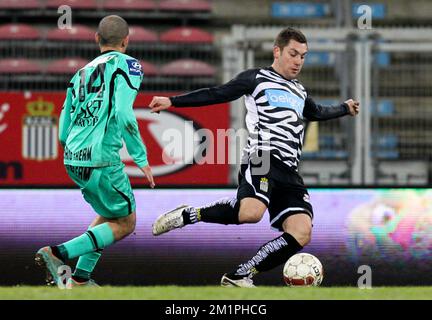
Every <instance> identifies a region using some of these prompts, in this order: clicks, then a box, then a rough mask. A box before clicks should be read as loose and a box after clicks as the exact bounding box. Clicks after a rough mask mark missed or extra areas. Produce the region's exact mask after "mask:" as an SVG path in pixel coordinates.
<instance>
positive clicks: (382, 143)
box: [375, 134, 399, 149]
mask: <svg viewBox="0 0 432 320" xmlns="http://www.w3.org/2000/svg"><path fill="white" fill-rule="evenodd" d="M375 141H376V143H377V147H378V148H380V149H394V148H396V147H397V145H398V142H399V138H398V136H396V135H394V134H383V135H380V136H378V137H377V139H376V140H375Z"/></svg>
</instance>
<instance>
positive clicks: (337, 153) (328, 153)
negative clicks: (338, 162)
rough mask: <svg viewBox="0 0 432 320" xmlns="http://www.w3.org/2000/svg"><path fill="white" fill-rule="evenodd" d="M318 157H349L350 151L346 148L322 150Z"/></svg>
mask: <svg viewBox="0 0 432 320" xmlns="http://www.w3.org/2000/svg"><path fill="white" fill-rule="evenodd" d="M318 157H319V158H324V159H346V158H348V152H347V151H345V150H320V151H319V152H318Z"/></svg>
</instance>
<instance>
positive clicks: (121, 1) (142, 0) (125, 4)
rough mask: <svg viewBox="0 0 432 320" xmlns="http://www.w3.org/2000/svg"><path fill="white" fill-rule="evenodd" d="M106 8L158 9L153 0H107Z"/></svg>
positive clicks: (104, 5) (104, 6)
mask: <svg viewBox="0 0 432 320" xmlns="http://www.w3.org/2000/svg"><path fill="white" fill-rule="evenodd" d="M103 8H104V9H105V10H143V11H144V10H156V9H157V6H156V4H155V2H154V1H151V0H106V1H105V2H104V4H103Z"/></svg>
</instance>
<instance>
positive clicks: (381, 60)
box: [373, 52, 390, 67]
mask: <svg viewBox="0 0 432 320" xmlns="http://www.w3.org/2000/svg"><path fill="white" fill-rule="evenodd" d="M373 59H374V62H375V64H376V65H378V66H379V67H388V66H389V65H390V53H388V52H378V53H375V54H374V55H373Z"/></svg>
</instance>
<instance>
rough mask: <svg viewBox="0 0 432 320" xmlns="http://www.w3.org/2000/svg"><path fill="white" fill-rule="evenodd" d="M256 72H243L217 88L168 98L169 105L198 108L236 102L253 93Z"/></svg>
mask: <svg viewBox="0 0 432 320" xmlns="http://www.w3.org/2000/svg"><path fill="white" fill-rule="evenodd" d="M258 70H259V69H250V70H246V71H243V72H241V73H240V74H238V75H237V77H235V78H234V79H232V80H230V81H229V82H227V83H225V84H223V85H220V86H217V87H211V88H203V89H198V90H195V91H192V92H189V93H185V94H182V95H178V96H173V97H170V100H171V103H172V105H173V106H175V107H199V106H208V105H211V104H218V103H223V102H229V101H233V100H236V99H238V98H240V97H241V96H243V95H245V94H251V93H252V92H253V90H254V89H255V86H254V83H255V77H256V74H257V73H258Z"/></svg>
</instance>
